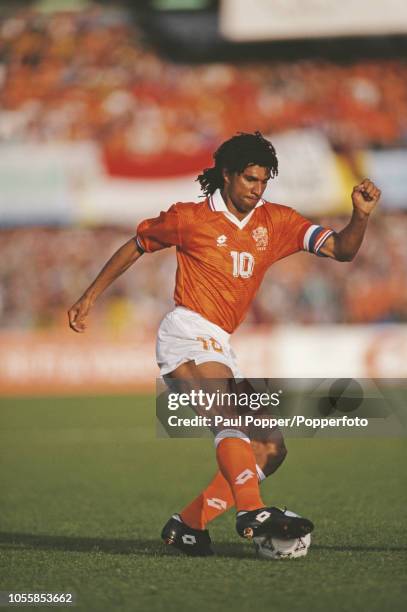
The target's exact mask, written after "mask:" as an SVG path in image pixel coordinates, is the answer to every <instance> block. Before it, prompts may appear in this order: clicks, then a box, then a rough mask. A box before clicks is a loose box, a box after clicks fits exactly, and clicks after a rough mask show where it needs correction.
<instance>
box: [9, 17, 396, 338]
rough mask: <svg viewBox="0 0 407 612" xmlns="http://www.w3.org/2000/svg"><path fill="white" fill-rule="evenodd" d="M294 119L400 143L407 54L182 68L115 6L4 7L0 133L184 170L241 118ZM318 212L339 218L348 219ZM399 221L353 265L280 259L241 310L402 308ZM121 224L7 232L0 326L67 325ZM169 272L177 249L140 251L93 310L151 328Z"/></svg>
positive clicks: (116, 166)
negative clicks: (82, 145) (7, 12)
mask: <svg viewBox="0 0 407 612" xmlns="http://www.w3.org/2000/svg"><path fill="white" fill-rule="evenodd" d="M304 126H306V127H317V128H318V129H319V130H321V131H322V132H324V133H325V134H326V135H327V136H328V137H329V139H330V142H331V143H332V146H333V147H334V148H335V149H336V150H338V151H348V150H355V149H359V148H366V147H386V146H397V145H402V146H406V144H407V61H405V60H402V59H394V60H391V61H390V60H386V61H385V60H383V61H378V60H375V61H368V60H363V61H362V60H361V61H360V62H357V63H351V64H333V63H330V62H327V61H324V60H320V61H316V60H315V61H298V62H290V63H289V62H286V63H284V62H274V61H268V62H256V63H253V62H252V63H242V62H240V63H234V64H232V63H227V64H226V63H218V64H208V65H199V66H191V65H186V64H185V65H182V64H174V63H171V62H169V61H168V60H165V59H163V58H160V57H159V56H158V55H157V53H156V52H154V51H153V50H152V49H150V48H149V47H148V45H146V43H145V41H144V40H143V38H142V35H141V34H140V32H139V31H138V30H137V27H136V26H135V25H134V23H132V22H131V21H130V20H129V18H128V15H127V14H126V12H125V11H123V9H121V8H118V7H117V6H116V7H115V8H112V7H110V8H106V7H104V8H102V7H100V6H94V5H90V7H89V8H88V9H86V10H83V11H78V12H75V13H40V12H33V11H32V10H30V9H23V10H21V11H19V12H15V13H13V14H12V15H11V16H9V17H5V18H3V19H2V20H0V144H1V143H19V142H25V143H27V142H35V143H42V142H66V141H89V140H90V141H93V142H96V143H98V144H99V146H100V147H101V150H102V151H103V153H104V156H105V160H106V163H107V165H108V167H109V169H110V170H111V171H113V172H114V173H117V174H120V173H122V174H123V173H124V174H126V173H129V174H132V172H133V171H134V172H133V173H134V174H137V171H136V170H137V168H138V169H139V170H140V168H142V169H144V170H145V169H146V167H147V166H148V164H150V169H151V167H152V168H159V167H161V165H162V164H164V163H165V164H169V163H170V161H171V160H172V159H173V160H175V161H176V166H177V168H178V170H179V171H180V172H183V171H185V168H184V167H181V166H182V164H181V166H180V159H182V156H183V159H184V162H185V163H187V162H188V160H191V159H194V164H196V163H198V162H197V161H196V160H197V159H198V158H199V156H200V155H202V154H203V155H205V154H209V152H212V151H213V150H214V149H215V148H216V147H217V146H218V144H219V142H221V141H222V140H224V139H225V138H228V137H230V135H231V134H233V133H234V132H236V131H245V130H247V131H253V130H255V129H260V130H261V131H263V132H264V133H266V134H270V133H273V134H275V133H277V132H279V131H286V130H289V129H291V128H300V127H304ZM194 156H195V158H194ZM129 160H130V162H129ZM137 160H138V162H139V163H138V165H137V163H136V162H137ZM160 160H161V161H160ZM143 164H144V165H143ZM146 164H147V165H146ZM201 167H202V166H201V165H200V163H199V164H198V165H195V166H194V168H193V170H194V171H195V170H196V169H197V168H201ZM379 219H380V220H379ZM322 222H323V223H324V224H325V225H328V226H329V225H330V226H333V227H334V228H335V229H340V228H341V227H342V226H343V224H344V222H345V221H344V219H339V218H338V219H329V220H322ZM406 234H407V216H403V215H401V214H393V215H390V214H387V215H383V214H382V215H380V216H379V215H378V216H377V220H375V219H372V221H371V223H370V226H369V230H368V236H367V239H366V241H365V243H364V245H363V247H362V249H361V252H360V254H359V255H358V257H357V260H356V262H354V263H350V264H341V263H337V262H333V261H328V260H324V259H321V258H316V257H311V256H309V255H307V254H298V255H296V256H294V257H290V258H288V259H287V260H284V261H282V262H279V263H278V264H276V265H275V266H273V267H272V269H271V270H270V272H269V273H268V275H267V276H266V279H265V282H264V284H263V286H262V288H261V290H260V292H259V294H258V296H257V298H256V300H255V302H254V305H253V307H252V309H251V312H250V314H249V317H248V322H249V323H256V324H262V323H267V324H279V323H302V324H313V323H325V324H329V323H336V322H343V323H362V322H369V323H374V322H390V321H407V289H406V283H405V279H406V277H407V250H406V249H405V246H404V240H405V238H404V237H405V235H406ZM130 236H131V230H129V231H126V230H125V229H123V228H114V227H100V228H94V229H91V228H81V229H78V228H76V229H73V228H72V229H67V228H66V229H56V228H53V229H52V228H16V229H7V230H2V232H1V236H0V239H1V252H2V257H1V259H0V327H2V328H6V329H17V328H20V329H21V328H22V329H42V328H49V327H55V326H59V325H66V310H67V308H68V307H69V306H70V305H71V304H72V303H73V301H75V300H76V299H77V298H78V297H79V296H80V294H81V293H82V291H83V290H84V288H85V287H86V286H87V285H88V284H89V282H90V281H91V280H92V279H93V277H94V276H95V274H96V273H97V272H98V271H99V269H100V267H101V266H102V264H103V263H104V262H105V261H106V259H108V257H109V256H110V255H111V254H112V253H113V252H114V250H115V249H116V248H118V247H119V246H120V245H121V244H122V243H123V242H125V241H126V240H128V239H129V237H130ZM174 272H175V257H174V254H173V253H170V252H168V251H166V252H162V253H157V254H155V255H152V256H144V257H143V258H142V260H141V261H140V262H138V263H137V265H136V267H135V268H134V269H132V270H131V271H129V272H127V273H126V274H125V275H124V276H123V277H121V278H120V279H118V281H117V282H116V283H115V284H114V286H113V287H112V288H111V289H109V290H108V292H107V295H106V297H104V298H103V299H101V300H100V303H99V304H98V305H97V306H96V307H95V310H94V315H93V317H94V319H98V320H99V321H100V322H101V324H102V325H103V326H105V327H106V328H107V329H111V330H115V331H117V332H119V333H121V332H123V333H126V331H127V330H129V329H132V330H138V331H139V333H140V334H143V333H151V332H152V331H153V330H155V329H156V327H157V324H158V322H159V320H160V318H161V317H162V316H163V315H164V313H165V312H167V311H168V310H169V309H170V308H171V305H172V299H171V298H172V290H173V279H174Z"/></svg>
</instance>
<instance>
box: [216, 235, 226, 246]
mask: <svg viewBox="0 0 407 612" xmlns="http://www.w3.org/2000/svg"><path fill="white" fill-rule="evenodd" d="M226 240H227V237H226V236H225V234H222V235H221V236H218V237H217V239H216V244H217V245H218V246H226Z"/></svg>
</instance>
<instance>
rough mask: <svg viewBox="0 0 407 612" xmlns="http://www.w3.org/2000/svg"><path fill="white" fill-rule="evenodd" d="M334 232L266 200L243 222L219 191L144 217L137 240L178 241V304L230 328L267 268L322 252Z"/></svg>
mask: <svg viewBox="0 0 407 612" xmlns="http://www.w3.org/2000/svg"><path fill="white" fill-rule="evenodd" d="M331 234H332V230H330V229H325V228H323V227H321V226H318V225H313V224H312V223H311V222H310V221H308V220H307V219H305V218H304V217H302V216H301V215H300V214H299V213H297V212H296V211H295V210H293V209H292V208H289V207H288V206H282V205H280V204H272V203H270V202H265V201H264V200H260V202H259V203H258V204H257V206H256V208H255V209H254V210H253V211H252V212H251V213H249V215H247V216H246V217H245V218H244V219H243V220H242V221H239V220H238V219H237V218H236V217H235V216H234V215H233V214H232V213H231V212H230V211H228V209H227V208H226V205H225V203H224V201H223V198H222V196H221V194H220V191H219V190H218V191H216V192H215V193H214V194H213V195H212V196H210V197H209V198H208V199H207V200H205V201H203V202H201V203H193V202H190V203H183V202H178V203H177V204H173V206H171V208H170V209H169V210H168V211H167V212H162V213H161V214H160V215H159V216H158V217H156V218H154V219H146V220H145V221H142V222H141V223H140V225H139V226H138V228H137V238H136V239H137V243H138V245H139V247H140V248H141V249H142V250H143V251H146V252H149V253H151V252H154V251H158V250H160V249H165V248H167V247H171V246H175V247H176V251H177V263H178V267H177V274H176V283H175V293H174V300H175V303H176V304H177V305H179V306H184V307H185V308H189V309H190V310H193V311H195V312H197V313H199V314H200V315H202V316H203V317H204V318H205V319H207V320H208V321H211V322H212V323H215V324H216V325H219V326H220V327H221V328H222V329H224V330H225V331H227V332H228V333H232V332H233V331H234V330H235V329H236V327H237V326H238V325H239V324H240V323H241V322H242V320H243V319H244V317H245V315H246V313H247V311H248V309H249V306H250V304H251V302H252V301H253V298H254V296H255V294H256V292H257V290H258V288H259V286H260V283H261V281H262V280H263V277H264V274H265V272H266V270H267V269H268V267H269V266H270V265H271V264H272V263H274V262H275V261H278V260H279V259H282V258H283V257H287V255H291V254H292V253H295V252H297V251H300V250H308V251H311V252H314V253H315V254H318V251H319V249H320V248H321V246H322V244H323V243H324V242H325V240H326V239H327V238H328V236H330V235H331Z"/></svg>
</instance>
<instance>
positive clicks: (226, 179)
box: [222, 168, 231, 185]
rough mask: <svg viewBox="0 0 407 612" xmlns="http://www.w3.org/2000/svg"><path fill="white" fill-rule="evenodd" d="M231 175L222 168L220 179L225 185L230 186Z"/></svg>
mask: <svg viewBox="0 0 407 612" xmlns="http://www.w3.org/2000/svg"><path fill="white" fill-rule="evenodd" d="M230 175H231V173H230V172H229V170H227V169H226V168H222V178H223V181H224V184H225V185H229V184H230V178H231V176H230Z"/></svg>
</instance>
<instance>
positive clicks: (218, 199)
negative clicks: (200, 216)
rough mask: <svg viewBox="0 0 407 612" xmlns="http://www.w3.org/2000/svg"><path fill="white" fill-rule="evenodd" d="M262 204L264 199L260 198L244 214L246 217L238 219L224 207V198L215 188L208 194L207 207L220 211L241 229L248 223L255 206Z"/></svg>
mask: <svg viewBox="0 0 407 612" xmlns="http://www.w3.org/2000/svg"><path fill="white" fill-rule="evenodd" d="M263 204H264V200H263V199H260V200H259V201H258V202H257V204H256V206H255V207H254V208H253V210H252V211H251V212H249V214H248V215H246V217H245V218H244V219H242V220H241V221H240V220H239V219H238V218H237V217H236V216H235V215H234V214H233V213H231V212H230V210H228V208H227V207H226V204H225V202H224V200H223V198H222V194H221V192H220V189H217V190H216V191H215V193H214V194H213V195H211V196H209V207H210V209H211V210H213V211H214V212H222V213H223V214H224V215H225V217H227V218H228V219H229V220H230V221H232V223H234V224H235V225H237V227H238V228H239V229H243V228H244V227H245V226H246V225H247V224H248V223H249V221H250V219H251V218H252V215H253V213H254V210H255V209H256V208H258V207H259V206H263Z"/></svg>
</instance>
